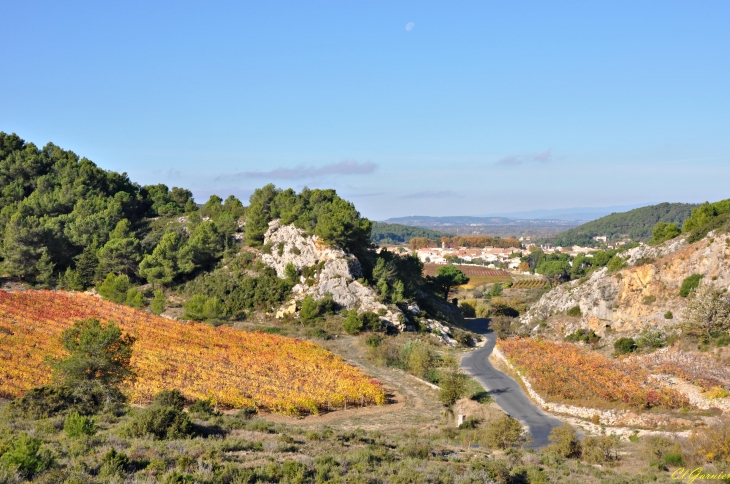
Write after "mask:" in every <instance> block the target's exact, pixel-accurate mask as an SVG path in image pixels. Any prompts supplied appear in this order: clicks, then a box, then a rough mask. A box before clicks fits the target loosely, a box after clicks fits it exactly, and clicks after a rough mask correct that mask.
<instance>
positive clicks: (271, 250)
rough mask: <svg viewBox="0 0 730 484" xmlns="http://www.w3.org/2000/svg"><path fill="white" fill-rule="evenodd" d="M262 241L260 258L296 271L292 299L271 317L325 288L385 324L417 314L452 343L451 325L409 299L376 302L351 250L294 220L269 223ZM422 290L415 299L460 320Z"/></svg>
mask: <svg viewBox="0 0 730 484" xmlns="http://www.w3.org/2000/svg"><path fill="white" fill-rule="evenodd" d="M264 247H265V249H264V253H263V255H262V256H261V260H262V262H263V263H264V264H266V265H268V266H270V267H272V268H273V269H274V270H276V273H277V275H278V276H279V277H282V278H283V277H287V274H286V267H287V265H289V264H292V265H293V266H294V267H295V268H296V269H297V270H298V271H299V272H300V274H302V275H301V276H300V278H299V283H298V284H297V285H296V286H294V288H293V289H292V294H293V296H294V299H293V300H292V301H289V302H288V303H286V304H285V305H284V306H283V307H282V308H281V309H280V310H279V311H278V312H277V317H283V316H284V315H285V314H287V313H289V314H293V313H295V312H296V302H297V300H301V299H303V298H304V297H305V296H307V295H311V296H313V297H314V298H316V299H319V298H322V297H324V295H325V294H327V293H329V294H331V295H332V299H334V301H335V302H336V303H337V304H339V305H340V306H342V307H344V308H346V309H350V310H352V309H357V310H358V312H363V311H372V312H375V313H378V314H379V315H380V316H381V320H382V321H383V322H384V323H385V324H386V325H388V326H392V327H394V328H396V329H398V330H400V331H404V330H407V329H409V326H410V325H409V323H410V321H412V320H413V317H414V316H419V317H420V321H421V323H422V324H425V326H426V327H427V328H428V329H429V331H430V332H431V334H433V335H434V336H435V337H436V338H438V339H439V340H441V341H442V342H443V343H446V344H449V345H455V344H456V341H455V340H454V338H453V332H452V329H451V327H450V326H449V325H448V324H445V323H444V322H442V321H439V320H436V319H430V318H428V317H426V313H425V312H423V311H422V310H421V308H420V307H419V306H418V304H416V303H415V302H414V303H411V304H409V305H408V306H407V308H406V310H405V312H403V311H401V310H400V309H398V308H395V307H393V306H390V307H389V306H386V305H385V304H383V303H381V302H380V301H379V300H378V295H377V294H376V293H375V291H374V290H373V289H372V288H370V287H369V286H368V285H366V284H364V283H363V282H360V281H361V280H362V279H361V278H362V277H363V271H362V266H361V265H360V261H358V260H357V258H356V257H355V256H353V255H352V254H348V253H346V252H345V251H344V250H342V249H340V248H338V247H333V246H330V245H327V244H325V243H323V242H322V240H320V239H319V238H317V237H316V236H313V235H306V234H305V233H304V231H303V230H301V229H299V228H297V227H295V226H294V225H281V224H280V223H279V221H278V220H274V221H272V222H271V223H269V229H268V230H267V232H266V234H265V236H264ZM358 279H360V281H359V280H358ZM422 296H423V297H422V298H421V299H422V300H423V301H424V302H426V303H427V304H428V307H429V308H430V309H432V310H434V311H436V312H437V313H438V314H442V315H445V316H446V317H447V318H450V319H452V320H457V321H459V320H461V314H460V313H459V310H458V309H457V308H456V306H454V305H452V304H449V303H447V302H446V301H443V300H439V299H435V298H432V297H428V295H426V294H425V293H424V294H423V295H422Z"/></svg>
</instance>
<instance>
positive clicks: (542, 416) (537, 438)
mask: <svg viewBox="0 0 730 484" xmlns="http://www.w3.org/2000/svg"><path fill="white" fill-rule="evenodd" d="M464 327H465V328H466V329H468V330H470V331H473V332H474V333H477V334H479V335H482V336H483V337H484V338H485V339H486V342H485V343H484V346H482V347H481V348H477V349H475V350H474V351H472V352H471V353H469V354H467V355H464V357H463V358H462V359H461V368H462V369H463V370H464V371H465V372H466V373H468V374H469V375H471V376H473V377H474V378H475V379H476V380H477V381H478V382H479V383H481V384H482V386H483V387H484V388H485V389H486V390H487V391H488V392H489V395H490V396H491V397H492V398H494V401H495V402H496V403H497V405H499V406H500V408H501V409H502V410H504V411H505V413H507V414H508V415H511V416H512V417H514V418H516V419H517V420H519V421H520V422H521V423H522V424H523V425H525V426H526V427H527V428H528V430H529V432H530V437H531V439H532V443H531V444H530V447H532V448H535V449H538V448H541V447H545V446H546V445H548V444H549V441H548V435H550V431H551V430H552V429H554V428H555V427H560V426H561V425H562V424H563V423H562V422H561V421H560V420H558V419H557V418H555V417H553V416H551V415H549V414H547V413H545V412H544V411H542V410H541V409H539V408H537V407H536V406H535V405H534V404H533V403H532V401H530V399H529V398H527V395H525V392H523V391H522V387H520V385H519V384H518V383H517V382H516V381H514V380H513V379H512V378H511V377H509V376H508V375H506V374H504V373H502V372H501V371H499V370H497V369H496V368H494V367H493V366H492V364H491V363H490V362H489V355H490V354H491V353H492V350H493V349H494V345H495V344H496V342H497V336H496V334H495V333H494V332H493V331H492V330H491V329H490V328H489V319H486V318H482V319H469V320H467V321H466V324H465V325H464Z"/></svg>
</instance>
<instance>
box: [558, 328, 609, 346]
mask: <svg viewBox="0 0 730 484" xmlns="http://www.w3.org/2000/svg"><path fill="white" fill-rule="evenodd" d="M599 339H601V337H600V336H598V335H597V334H596V332H595V331H593V330H592V329H579V330H577V331H576V332H575V333H571V334H569V335H568V336H566V337H565V340H566V341H569V342H571V343H585V344H595V343H597V342H598V340H599Z"/></svg>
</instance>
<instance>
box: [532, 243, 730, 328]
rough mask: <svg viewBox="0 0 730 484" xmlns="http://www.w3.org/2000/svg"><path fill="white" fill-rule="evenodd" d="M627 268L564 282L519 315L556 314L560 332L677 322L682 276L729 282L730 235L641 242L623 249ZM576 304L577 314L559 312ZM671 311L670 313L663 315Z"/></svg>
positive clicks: (536, 317)
mask: <svg viewBox="0 0 730 484" xmlns="http://www.w3.org/2000/svg"><path fill="white" fill-rule="evenodd" d="M622 256H623V258H624V259H626V261H627V264H628V267H626V268H624V269H621V270H619V271H616V272H615V273H612V274H609V273H608V270H607V269H606V268H603V269H600V270H598V271H596V272H594V273H592V274H591V275H590V277H588V278H587V279H586V280H575V281H571V282H568V283H565V284H563V285H561V286H558V287H556V288H554V289H552V290H551V291H550V292H548V293H546V294H545V295H544V296H543V297H542V298H541V299H540V300H539V301H538V302H537V303H536V304H534V305H533V306H532V307H531V308H530V309H529V311H528V312H527V313H525V314H524V315H523V316H522V317H521V318H520V319H521V322H522V323H525V324H529V325H531V326H532V325H537V324H538V323H539V322H541V321H546V320H548V319H549V318H555V317H560V316H561V315H562V316H563V317H560V325H561V326H562V327H563V331H564V332H565V333H566V334H567V333H571V332H573V331H575V330H576V329H578V328H590V329H593V330H594V331H595V332H596V333H598V334H599V335H603V334H605V332H606V330H607V329H609V328H610V329H611V330H614V331H618V332H638V331H640V330H641V329H642V328H645V327H649V326H652V327H659V328H665V327H667V326H673V325H677V324H678V323H680V322H681V314H682V309H683V308H684V305H685V303H686V299H685V298H683V297H680V296H679V289H680V286H681V285H682V281H683V280H684V279H685V278H686V277H688V276H690V275H692V274H702V275H703V276H704V278H705V280H711V281H712V282H713V283H714V284H716V285H718V286H719V287H723V288H727V287H730V238H727V235H724V234H723V235H722V236H718V235H716V234H714V233H710V234H708V235H707V236H706V237H705V238H703V239H702V240H700V241H698V242H695V243H694V244H688V243H687V242H686V240H685V239H684V238H683V237H678V238H677V239H673V240H670V241H667V242H665V243H664V244H661V245H659V246H657V247H650V246H646V245H642V246H639V247H635V248H633V249H629V250H628V251H626V253H624V254H622ZM574 306H578V307H580V310H581V314H582V315H581V317H580V318H570V317H565V316H564V313H565V312H566V311H567V310H568V309H570V308H572V307H574ZM669 312H671V314H672V317H671V318H667V317H665V315H668V313H669Z"/></svg>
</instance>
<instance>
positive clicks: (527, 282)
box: [512, 279, 548, 289]
mask: <svg viewBox="0 0 730 484" xmlns="http://www.w3.org/2000/svg"><path fill="white" fill-rule="evenodd" d="M547 284H548V283H547V281H546V280H545V279H520V280H518V281H515V283H514V284H512V289H540V288H542V287H545V286H547Z"/></svg>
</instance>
